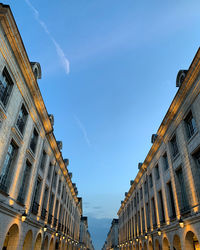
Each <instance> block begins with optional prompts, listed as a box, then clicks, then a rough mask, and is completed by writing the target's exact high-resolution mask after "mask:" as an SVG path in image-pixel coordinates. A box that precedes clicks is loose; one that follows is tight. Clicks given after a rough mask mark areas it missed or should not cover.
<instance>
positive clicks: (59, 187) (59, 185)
mask: <svg viewBox="0 0 200 250" xmlns="http://www.w3.org/2000/svg"><path fill="white" fill-rule="evenodd" d="M60 191H61V180H59V184H58V194H60Z"/></svg>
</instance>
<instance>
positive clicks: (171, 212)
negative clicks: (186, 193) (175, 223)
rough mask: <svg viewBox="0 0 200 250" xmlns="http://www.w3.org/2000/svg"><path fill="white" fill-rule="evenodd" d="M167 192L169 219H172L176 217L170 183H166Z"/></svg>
mask: <svg viewBox="0 0 200 250" xmlns="http://www.w3.org/2000/svg"><path fill="white" fill-rule="evenodd" d="M167 190H168V196H169V199H168V201H169V203H170V219H173V218H175V217H176V210H175V205H174V195H173V190H172V184H171V181H170V182H168V183H167Z"/></svg>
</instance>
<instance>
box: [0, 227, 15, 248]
mask: <svg viewBox="0 0 200 250" xmlns="http://www.w3.org/2000/svg"><path fill="white" fill-rule="evenodd" d="M18 241H19V228H18V226H17V224H14V225H12V226H11V227H10V229H9V230H8V232H7V234H6V237H5V240H4V243H3V248H2V249H6V250H12V249H17V246H18Z"/></svg>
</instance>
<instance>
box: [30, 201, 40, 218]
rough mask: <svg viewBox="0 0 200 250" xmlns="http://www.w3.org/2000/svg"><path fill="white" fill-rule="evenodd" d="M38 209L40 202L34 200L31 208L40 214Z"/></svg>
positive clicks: (33, 211) (34, 212)
mask: <svg viewBox="0 0 200 250" xmlns="http://www.w3.org/2000/svg"><path fill="white" fill-rule="evenodd" d="M38 209H39V204H38V203H37V202H35V201H34V202H33V204H32V209H31V212H32V213H33V214H35V215H37V214H38Z"/></svg>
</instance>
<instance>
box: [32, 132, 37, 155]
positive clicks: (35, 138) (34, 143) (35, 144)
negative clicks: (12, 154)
mask: <svg viewBox="0 0 200 250" xmlns="http://www.w3.org/2000/svg"><path fill="white" fill-rule="evenodd" d="M37 141H38V132H37V131H36V129H35V128H34V130H33V133H32V136H31V142H30V149H31V150H32V152H33V153H35V150H36V146H37Z"/></svg>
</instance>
